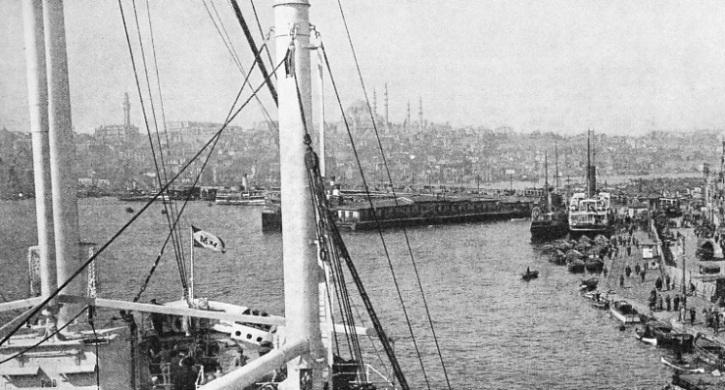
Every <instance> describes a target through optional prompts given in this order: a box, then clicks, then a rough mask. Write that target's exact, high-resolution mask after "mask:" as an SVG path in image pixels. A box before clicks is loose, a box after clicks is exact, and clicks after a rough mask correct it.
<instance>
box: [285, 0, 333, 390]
mask: <svg viewBox="0 0 725 390" xmlns="http://www.w3.org/2000/svg"><path fill="white" fill-rule="evenodd" d="M309 7H310V4H309V2H308V0H276V1H275V4H274V16H275V34H276V37H275V45H276V48H277V61H282V60H283V59H284V58H285V55H286V53H287V51H288V50H291V52H293V53H294V61H292V63H293V64H294V69H291V71H293V74H289V75H288V74H286V70H285V67H284V66H282V67H280V68H279V74H278V77H277V80H278V88H279V92H280V93H279V108H278V110H279V112H278V116H279V132H280V137H279V146H280V172H281V202H282V254H283V262H284V290H285V318H286V327H285V328H286V331H287V337H288V339H289V338H292V339H302V340H306V341H307V342H308V343H309V351H310V352H309V353H305V354H303V355H302V356H300V357H299V358H295V359H293V360H291V361H290V362H289V363H288V364H287V372H288V377H287V380H286V381H285V383H286V385H287V386H285V389H299V388H300V387H301V386H305V385H304V384H301V383H300V382H301V381H302V378H307V377H310V376H311V378H312V383H313V387H312V388H314V389H322V374H323V369H324V367H325V366H326V362H325V360H326V357H325V352H324V347H323V345H322V336H321V333H320V308H319V305H320V302H319V293H318V288H319V282H320V279H319V271H318V269H319V268H318V264H317V250H316V247H315V246H314V244H313V243H314V241H315V239H316V237H315V225H314V211H313V209H312V204H311V201H310V189H309V183H308V181H307V171H306V168H305V151H306V147H305V144H304V142H303V141H304V139H305V128H308V129H309V128H311V127H312V126H311V121H310V119H311V118H312V104H311V99H312V96H311V93H310V52H309V50H308V47H309V45H310V24H309ZM297 86H299V96H300V98H301V101H302V102H301V106H302V110H303V112H300V102H299V101H298V91H297V90H296V88H297ZM303 114H304V120H305V121H306V122H307V123H303ZM310 374H311V375H310Z"/></svg>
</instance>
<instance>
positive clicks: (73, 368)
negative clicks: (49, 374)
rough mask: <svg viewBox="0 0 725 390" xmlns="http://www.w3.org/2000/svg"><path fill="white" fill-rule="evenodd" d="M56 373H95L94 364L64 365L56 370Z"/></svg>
mask: <svg viewBox="0 0 725 390" xmlns="http://www.w3.org/2000/svg"><path fill="white" fill-rule="evenodd" d="M58 372H59V373H61V374H90V373H92V372H96V362H95V361H94V362H84V363H81V364H65V365H63V366H61V367H59V368H58Z"/></svg>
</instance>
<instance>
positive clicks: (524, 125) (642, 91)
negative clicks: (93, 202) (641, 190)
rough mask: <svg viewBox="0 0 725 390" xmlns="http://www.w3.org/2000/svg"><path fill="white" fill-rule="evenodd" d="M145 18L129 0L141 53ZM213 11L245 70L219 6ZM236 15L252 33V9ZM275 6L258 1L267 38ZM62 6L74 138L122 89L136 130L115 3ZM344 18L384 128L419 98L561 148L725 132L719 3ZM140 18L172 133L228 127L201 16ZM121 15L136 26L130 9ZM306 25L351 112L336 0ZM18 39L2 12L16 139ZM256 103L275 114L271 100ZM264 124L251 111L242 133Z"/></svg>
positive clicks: (110, 107) (190, 4)
mask: <svg viewBox="0 0 725 390" xmlns="http://www.w3.org/2000/svg"><path fill="white" fill-rule="evenodd" d="M145 4H146V3H145V1H144V0H138V1H137V6H138V10H139V13H140V15H139V16H140V18H141V19H140V22H141V24H142V31H143V35H144V39H146V41H145V44H146V45H147V48H148V42H149V41H148V39H149V38H148V33H147V30H148V29H147V27H148V24H147V23H148V22H147V19H146V8H145ZM214 4H215V5H216V8H217V10H218V11H219V12H220V13H221V14H222V18H223V20H224V25H225V27H226V28H227V29H228V31H229V33H230V34H231V35H232V37H233V39H234V40H235V49H236V51H237V52H238V53H239V54H240V57H241V59H242V63H243V64H244V65H245V67H249V65H250V64H251V63H252V59H251V55H250V52H249V49H248V48H247V46H246V43H244V42H245V41H244V37H243V35H242V32H241V29H240V27H239V25H238V23H237V22H236V20H235V18H234V16H233V13H232V11H231V7H230V5H229V3H228V2H227V1H221V0H218V1H214ZM240 4H242V5H243V11H244V12H245V17H246V18H247V21H248V22H249V23H251V24H252V25H253V31H254V32H257V29H256V26H254V17H253V14H252V12H251V8H250V7H249V4H248V2H246V1H244V0H240ZM271 4H272V1H271V0H256V1H255V5H256V7H257V11H258V12H259V14H260V18H261V20H262V24H263V26H264V27H263V28H264V30H265V32H266V31H267V30H268V29H269V26H270V24H271V22H272V7H271ZM65 5H66V29H67V39H68V50H69V62H70V82H71V93H72V106H73V122H74V127H75V128H76V131H79V132H92V130H93V128H94V127H96V126H98V125H101V124H112V123H121V122H122V119H123V115H122V110H121V101H122V97H123V93H124V92H126V91H127V92H129V95H130V96H131V97H132V110H133V112H132V116H133V122H134V123H135V124H136V125H139V126H141V125H142V120H141V113H140V110H139V103H138V97H137V92H136V87H135V84H134V79H133V73H132V69H131V65H130V60H129V54H128V49H127V47H126V41H125V37H124V32H123V27H122V24H121V18H120V13H119V10H118V4H117V2H116V1H115V0H113V1H111V0H93V1H91V0H66V1H65ZM343 7H344V9H345V11H346V16H347V18H348V23H349V24H350V29H351V34H352V38H353V41H354V43H355V45H356V49H357V52H358V57H359V58H360V59H361V67H362V71H363V75H364V76H365V80H366V84H367V87H368V90H369V93H370V95H371V99H372V90H373V89H375V90H376V91H377V95H378V112H379V113H380V114H382V113H383V108H382V107H383V104H382V90H383V86H384V84H385V83H386V82H387V83H388V89H389V92H390V119H391V121H393V122H400V121H402V120H403V119H404V118H405V115H406V104H407V101H408V100H410V101H411V106H412V116H413V118H416V117H417V111H418V99H419V97H420V98H422V101H423V110H424V117H425V119H427V120H430V121H434V122H450V123H451V124H453V125H456V126H457V125H473V126H487V127H491V128H495V127H498V126H511V127H513V128H514V129H516V130H518V131H533V130H541V131H555V132H560V133H565V134H571V133H580V132H583V131H586V129H587V128H592V129H595V130H596V131H597V132H602V133H612V134H643V133H645V132H647V131H651V130H692V129H700V128H711V129H716V128H717V129H719V128H724V127H725V126H724V124H725V115H724V113H725V2H722V1H696V2H693V1H679V2H673V1H662V0H658V1H639V0H638V1H611V0H606V1H573V0H572V1H545V2H532V1H515V0H512V1H508V0H507V1H486V0H467V1H463V0H449V1H442V0H438V1H433V0H406V1H404V0H385V1H383V0H355V1H353V0H343ZM150 8H151V16H152V19H151V21H152V24H153V27H154V39H155V42H156V50H157V54H158V56H159V73H160V77H161V84H162V92H163V97H164V103H165V108H166V117H167V119H168V120H200V121H214V122H222V121H223V119H224V117H225V114H226V111H227V110H228V106H229V104H230V102H231V101H232V99H233V96H234V95H235V94H236V91H237V88H238V85H239V82H240V81H241V76H240V75H239V72H238V70H236V68H235V66H234V64H233V62H232V60H231V58H230V56H229V54H228V52H227V49H226V48H225V46H224V44H223V42H222V40H221V38H220V37H219V36H218V35H217V32H216V30H215V29H214V25H213V24H212V22H211V20H210V18H209V16H208V15H207V12H206V10H205V8H204V5H203V3H202V2H201V1H200V0H199V1H197V0H178V1H163V2H162V1H160V0H151V7H150ZM124 9H125V11H126V12H127V18H132V13H131V12H132V11H131V3H130V2H129V1H128V0H124ZM311 22H312V23H313V24H315V25H316V26H317V27H318V28H319V30H320V31H321V32H322V34H323V39H324V41H325V44H326V46H327V49H328V54H329V56H330V59H331V61H332V66H333V71H334V72H335V73H336V75H335V77H336V78H337V79H338V83H339V84H340V87H341V88H342V90H343V91H344V94H345V96H344V98H345V104H346V105H347V104H349V103H351V102H352V101H353V100H355V99H358V98H360V97H361V96H362V92H361V89H360V86H359V83H358V82H357V77H356V74H355V69H354V65H353V62H352V56H351V54H350V49H349V47H348V45H347V41H346V37H345V32H344V27H343V24H342V19H341V17H340V12H339V9H338V8H337V1H335V0H319V1H313V2H312V8H311ZM22 34H23V26H22V19H21V7H20V1H19V0H3V1H0V126H6V127H7V128H9V129H11V130H23V131H24V130H25V129H26V128H27V122H28V118H27V116H28V108H27V96H26V94H27V85H26V80H25V57H24V52H23V35H22ZM133 34H135V30H133ZM255 38H256V39H257V42H258V44H259V42H260V41H261V39H260V38H259V36H258V35H257V34H255ZM134 39H137V38H136V37H135V35H134ZM150 55H151V54H150V53H149V54H148V56H150ZM136 56H137V58H139V57H140V54H139V52H138V50H136ZM147 59H149V60H150V58H147ZM313 61H314V60H313ZM255 76H256V77H255V80H256V81H255V84H257V83H258V82H259V81H260V80H261V78H260V77H259V76H258V75H255ZM327 91H331V88H330V87H329V84H328V87H327V90H326V92H327ZM315 101H316V99H315ZM265 102H267V107H268V109H269V110H270V111H271V112H272V115H273V116H274V115H275V114H274V109H273V107H272V105H271V104H270V99H269V98H268V94H265ZM335 107H336V106H335V102H334V100H333V98H332V95H331V94H330V95H329V98H328V99H327V104H326V110H327V113H328V120H337V119H339V117H340V114H339V111H337V110H336V109H335ZM259 120H262V116H261V113H260V110H259V108H258V106H256V105H254V106H252V107H251V109H250V110H247V111H245V112H244V113H243V117H242V118H240V119H239V120H238V121H237V122H238V123H239V124H241V125H247V124H248V123H251V122H253V121H259Z"/></svg>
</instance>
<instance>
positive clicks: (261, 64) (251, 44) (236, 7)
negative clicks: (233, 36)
mask: <svg viewBox="0 0 725 390" xmlns="http://www.w3.org/2000/svg"><path fill="white" fill-rule="evenodd" d="M231 3H232V8H234V14H235V15H236V16H237V20H238V21H239V25H240V26H242V30H243V31H244V36H245V37H246V38H247V42H248V43H249V48H250V49H252V53H253V54H254V58H255V59H259V58H260V56H259V50H258V49H257V44H256V43H254V38H253V37H252V33H251V32H250V31H249V26H247V22H246V21H245V20H244V16H242V10H240V9H239V4H237V0H231ZM259 70H260V72H262V76H263V77H264V78H265V80H267V88H269V93H271V94H272V99H273V100H274V104H275V105H279V101H278V99H277V90H276V89H274V84H272V80H271V79H270V77H269V74H268V73H267V68H266V67H265V66H264V61H259Z"/></svg>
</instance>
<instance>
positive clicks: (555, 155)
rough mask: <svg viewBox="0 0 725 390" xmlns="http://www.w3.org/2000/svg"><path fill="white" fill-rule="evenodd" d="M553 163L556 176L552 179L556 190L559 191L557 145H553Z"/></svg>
mask: <svg viewBox="0 0 725 390" xmlns="http://www.w3.org/2000/svg"><path fill="white" fill-rule="evenodd" d="M554 162H555V166H556V176H555V178H554V180H555V182H556V188H557V189H559V145H557V144H556V142H555V143H554Z"/></svg>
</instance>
